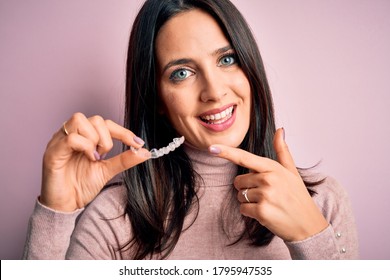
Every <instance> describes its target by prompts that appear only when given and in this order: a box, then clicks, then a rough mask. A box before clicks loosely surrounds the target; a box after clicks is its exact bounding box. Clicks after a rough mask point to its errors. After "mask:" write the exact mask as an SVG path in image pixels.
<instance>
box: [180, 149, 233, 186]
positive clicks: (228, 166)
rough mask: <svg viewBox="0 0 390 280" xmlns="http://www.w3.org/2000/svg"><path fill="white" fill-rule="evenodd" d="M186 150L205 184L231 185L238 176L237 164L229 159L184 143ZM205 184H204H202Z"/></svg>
mask: <svg viewBox="0 0 390 280" xmlns="http://www.w3.org/2000/svg"><path fill="white" fill-rule="evenodd" d="M184 150H185V152H186V153H187V155H188V156H189V158H190V159H191V161H192V165H193V168H194V170H195V171H196V173H198V174H199V175H200V176H201V177H202V179H203V183H204V185H205V186H208V187H218V186H227V185H228V186H230V185H232V184H233V181H234V178H235V177H236V176H237V166H236V165H235V164H234V163H232V162H231V161H229V160H226V159H223V158H220V157H217V156H214V155H211V154H210V153H209V152H208V151H204V150H200V149H198V148H196V147H194V146H192V145H189V144H187V143H186V142H185V143H184ZM201 185H203V184H201Z"/></svg>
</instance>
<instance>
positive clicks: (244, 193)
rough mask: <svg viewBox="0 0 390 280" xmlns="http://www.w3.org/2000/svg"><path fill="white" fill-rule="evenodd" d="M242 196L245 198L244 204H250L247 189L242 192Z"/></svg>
mask: <svg viewBox="0 0 390 280" xmlns="http://www.w3.org/2000/svg"><path fill="white" fill-rule="evenodd" d="M242 195H243V196H244V197H245V200H246V202H248V203H251V202H250V201H249V198H248V188H247V189H245V190H243V191H242Z"/></svg>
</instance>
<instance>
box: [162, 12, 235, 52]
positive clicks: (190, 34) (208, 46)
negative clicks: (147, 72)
mask: <svg viewBox="0 0 390 280" xmlns="http://www.w3.org/2000/svg"><path fill="white" fill-rule="evenodd" d="M227 44H228V40H227V38H226V37H225V35H224V33H223V32H222V29H221V28H220V26H219V25H218V23H217V21H216V20H215V19H214V18H213V17H212V16H210V15H209V14H208V13H206V12H204V11H202V10H200V9H194V10H190V11H186V12H182V13H180V14H178V15H176V16H174V17H173V18H171V19H170V20H168V21H167V22H166V23H165V24H164V25H163V26H162V28H161V29H160V31H159V33H158V35H157V38H156V54H157V57H158V60H160V59H163V58H164V59H176V58H178V57H193V56H196V55H204V54H206V53H207V54H211V53H212V52H213V51H215V50H216V49H218V48H221V47H224V46H226V45H227Z"/></svg>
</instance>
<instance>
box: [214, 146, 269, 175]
mask: <svg viewBox="0 0 390 280" xmlns="http://www.w3.org/2000/svg"><path fill="white" fill-rule="evenodd" d="M209 152H210V153H211V154H213V155H215V156H218V157H221V158H224V159H227V160H230V161H231V162H233V163H235V164H237V165H239V166H242V167H246V168H248V169H250V170H253V171H256V172H268V171H271V170H274V168H275V167H276V165H277V162H275V161H273V160H272V159H269V158H266V157H261V156H257V155H254V154H252V153H249V152H247V151H244V150H242V149H239V148H233V147H229V146H225V145H220V144H217V145H212V146H210V147H209Z"/></svg>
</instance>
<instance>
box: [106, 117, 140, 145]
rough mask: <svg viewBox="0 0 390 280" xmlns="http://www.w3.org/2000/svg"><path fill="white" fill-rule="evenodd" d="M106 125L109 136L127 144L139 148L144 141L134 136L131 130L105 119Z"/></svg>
mask: <svg viewBox="0 0 390 280" xmlns="http://www.w3.org/2000/svg"><path fill="white" fill-rule="evenodd" d="M106 125H107V128H108V130H109V132H110V134H111V136H112V137H113V138H115V139H117V140H120V141H121V142H122V143H124V144H126V145H127V146H132V147H136V148H140V147H142V146H143V145H144V144H145V142H144V141H143V140H142V139H141V138H139V137H138V136H136V135H135V134H134V133H133V132H131V131H130V130H128V129H127V128H124V127H123V126H120V125H119V124H117V123H115V122H113V121H111V120H106Z"/></svg>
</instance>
